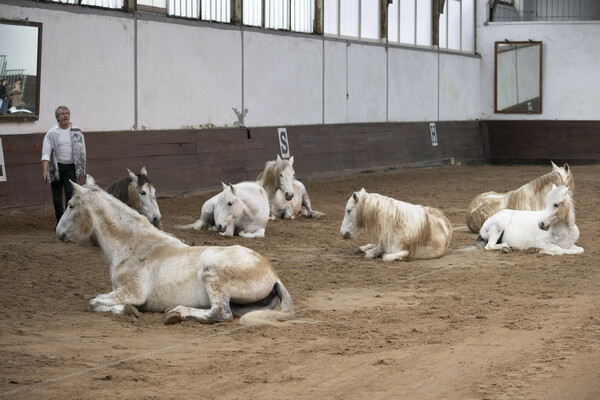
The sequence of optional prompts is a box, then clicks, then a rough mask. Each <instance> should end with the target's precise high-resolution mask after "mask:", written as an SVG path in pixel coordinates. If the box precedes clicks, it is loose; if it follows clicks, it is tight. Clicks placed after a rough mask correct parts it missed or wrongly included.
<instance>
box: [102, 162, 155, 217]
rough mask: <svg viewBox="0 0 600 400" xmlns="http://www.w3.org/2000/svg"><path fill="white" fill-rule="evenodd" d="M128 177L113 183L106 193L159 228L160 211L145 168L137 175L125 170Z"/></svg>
mask: <svg viewBox="0 0 600 400" xmlns="http://www.w3.org/2000/svg"><path fill="white" fill-rule="evenodd" d="M127 172H128V173H129V176H128V177H126V178H123V179H120V180H118V181H114V182H113V183H111V184H110V185H108V186H107V187H106V189H105V190H106V191H107V192H108V193H110V194H112V195H113V196H115V197H116V198H117V199H119V200H121V201H122V202H123V203H125V204H127V205H128V206H129V207H131V208H133V209H134V210H136V211H137V212H139V213H140V214H142V215H145V216H146V217H147V218H148V220H149V221H150V223H152V225H154V226H156V227H160V218H161V215H160V210H159V208H158V203H157V201H156V189H154V186H153V185H152V182H151V181H150V179H149V178H148V172H147V171H146V167H142V170H141V171H140V173H139V174H135V173H133V172H131V171H130V170H129V169H127Z"/></svg>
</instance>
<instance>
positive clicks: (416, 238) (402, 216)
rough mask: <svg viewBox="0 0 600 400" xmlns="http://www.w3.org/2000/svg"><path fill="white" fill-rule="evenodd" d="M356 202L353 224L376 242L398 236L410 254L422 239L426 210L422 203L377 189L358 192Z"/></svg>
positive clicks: (425, 232)
mask: <svg viewBox="0 0 600 400" xmlns="http://www.w3.org/2000/svg"><path fill="white" fill-rule="evenodd" d="M358 195H359V200H358V202H357V204H356V226H357V228H359V229H363V230H364V231H365V233H366V234H367V235H371V236H373V237H376V238H378V240H379V241H380V242H383V243H392V242H395V241H397V240H398V238H399V237H401V238H402V241H403V242H404V243H405V244H406V245H408V246H409V248H407V250H408V251H409V253H410V254H411V255H412V254H413V253H414V248H416V247H417V246H418V245H422V244H423V243H425V242H426V241H427V239H428V237H429V226H428V222H427V218H426V211H425V209H424V208H423V207H422V206H417V205H414V204H410V203H405V202H403V201H400V200H396V199H392V198H391V197H386V196H382V195H380V194H377V193H366V192H365V193H358Z"/></svg>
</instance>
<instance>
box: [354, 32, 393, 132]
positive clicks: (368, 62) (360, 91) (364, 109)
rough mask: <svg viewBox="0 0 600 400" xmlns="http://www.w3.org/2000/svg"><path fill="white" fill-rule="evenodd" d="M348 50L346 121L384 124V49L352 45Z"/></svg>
mask: <svg viewBox="0 0 600 400" xmlns="http://www.w3.org/2000/svg"><path fill="white" fill-rule="evenodd" d="M347 50H348V122H385V120H386V51H385V48H383V47H381V46H368V45H360V44H355V43H353V44H351V45H350V46H348V48H347Z"/></svg>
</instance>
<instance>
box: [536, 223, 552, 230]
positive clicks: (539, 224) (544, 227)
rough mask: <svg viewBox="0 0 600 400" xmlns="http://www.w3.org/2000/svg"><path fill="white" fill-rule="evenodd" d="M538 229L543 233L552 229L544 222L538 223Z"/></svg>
mask: <svg viewBox="0 0 600 400" xmlns="http://www.w3.org/2000/svg"><path fill="white" fill-rule="evenodd" d="M538 227H539V228H540V229H541V230H543V231H547V230H548V229H550V226H548V225H546V224H544V221H540V222H538Z"/></svg>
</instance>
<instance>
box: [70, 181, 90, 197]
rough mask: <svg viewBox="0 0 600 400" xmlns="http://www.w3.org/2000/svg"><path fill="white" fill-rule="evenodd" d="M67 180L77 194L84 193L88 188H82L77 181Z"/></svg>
mask: <svg viewBox="0 0 600 400" xmlns="http://www.w3.org/2000/svg"><path fill="white" fill-rule="evenodd" d="M69 182H71V185H72V186H73V189H75V192H77V194H84V193H85V192H87V191H88V189H86V188H84V187H83V186H79V185H78V184H77V183H75V182H73V181H72V180H70V179H69Z"/></svg>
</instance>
